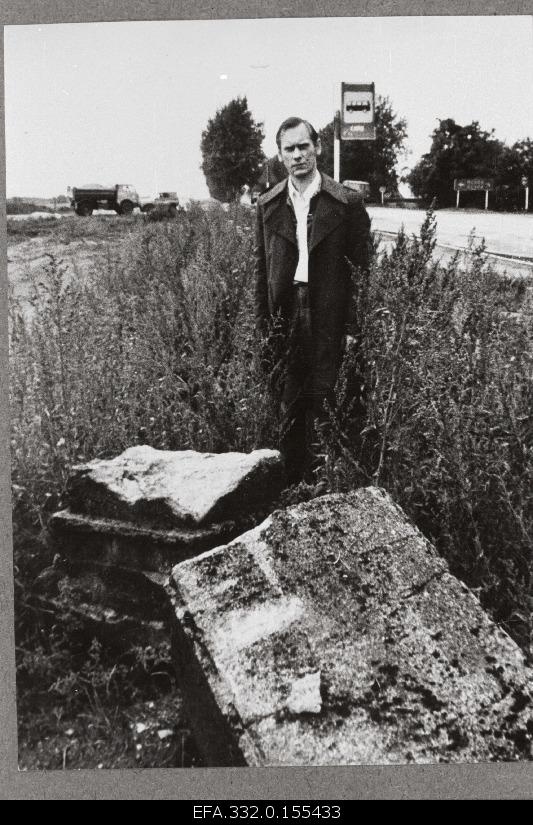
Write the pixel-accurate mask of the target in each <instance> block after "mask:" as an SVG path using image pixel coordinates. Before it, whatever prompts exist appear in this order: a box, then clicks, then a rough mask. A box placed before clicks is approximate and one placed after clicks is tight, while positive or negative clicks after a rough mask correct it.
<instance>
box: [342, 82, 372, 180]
mask: <svg viewBox="0 0 533 825" xmlns="http://www.w3.org/2000/svg"><path fill="white" fill-rule="evenodd" d="M334 127H335V131H334V142H333V177H334V178H335V180H336V181H337V182H339V181H340V158H341V141H343V140H375V139H376V125H375V91H374V84H373V83H341V110H340V112H337V113H336V115H335V120H334Z"/></svg>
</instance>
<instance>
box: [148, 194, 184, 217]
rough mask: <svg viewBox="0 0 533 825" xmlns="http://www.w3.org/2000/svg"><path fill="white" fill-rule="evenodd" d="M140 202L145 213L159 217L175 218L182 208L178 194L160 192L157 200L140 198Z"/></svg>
mask: <svg viewBox="0 0 533 825" xmlns="http://www.w3.org/2000/svg"><path fill="white" fill-rule="evenodd" d="M140 202H141V204H140V205H141V209H142V211H143V212H148V213H152V215H153V216H155V214H157V216H158V217H168V218H175V217H176V215H177V214H178V209H180V208H181V207H180V202H179V199H178V196H177V194H176V192H160V193H159V195H158V196H157V198H140Z"/></svg>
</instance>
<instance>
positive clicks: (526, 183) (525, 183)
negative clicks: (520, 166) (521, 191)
mask: <svg viewBox="0 0 533 825" xmlns="http://www.w3.org/2000/svg"><path fill="white" fill-rule="evenodd" d="M520 183H521V184H522V186H529V178H528V177H526V175H523V176H522V178H521V180H520Z"/></svg>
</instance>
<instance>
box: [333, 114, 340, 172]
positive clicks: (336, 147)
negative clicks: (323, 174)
mask: <svg viewBox="0 0 533 825" xmlns="http://www.w3.org/2000/svg"><path fill="white" fill-rule="evenodd" d="M333 138H334V139H333V180H336V181H337V183H340V176H341V113H340V112H339V111H337V112H335V117H334V119H333Z"/></svg>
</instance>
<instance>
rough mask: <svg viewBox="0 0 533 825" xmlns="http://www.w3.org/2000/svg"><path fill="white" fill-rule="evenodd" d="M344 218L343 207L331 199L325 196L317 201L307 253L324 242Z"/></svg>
mask: <svg viewBox="0 0 533 825" xmlns="http://www.w3.org/2000/svg"><path fill="white" fill-rule="evenodd" d="M344 218H345V211H344V207H343V206H342V204H341V203H339V202H338V201H336V200H333V198H329V197H326V196H323V197H320V198H319V199H318V203H317V207H316V212H315V216H314V218H313V229H312V230H311V240H310V242H309V252H311V251H312V250H313V249H314V248H315V246H317V245H318V244H319V243H320V241H322V240H324V238H325V237H326V235H329V233H330V232H332V231H333V230H334V229H336V228H337V226H339V224H341V223H342V222H343V220H344Z"/></svg>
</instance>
